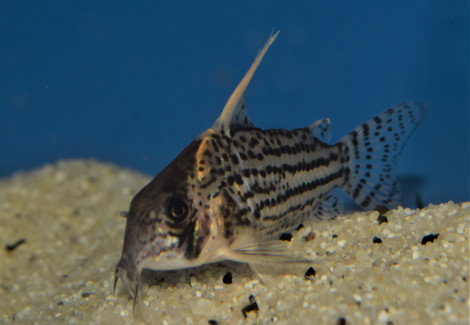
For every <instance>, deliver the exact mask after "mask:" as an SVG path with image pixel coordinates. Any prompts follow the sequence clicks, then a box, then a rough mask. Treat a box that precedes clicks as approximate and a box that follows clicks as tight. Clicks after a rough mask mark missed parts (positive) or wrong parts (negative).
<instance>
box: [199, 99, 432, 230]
mask: <svg viewBox="0 0 470 325" xmlns="http://www.w3.org/2000/svg"><path fill="white" fill-rule="evenodd" d="M422 110H423V105H422V104H421V103H404V104H400V105H397V106H396V107H393V108H390V109H389V110H387V111H385V112H383V113H382V114H381V115H379V116H377V117H375V118H373V119H371V120H370V121H369V122H367V123H364V124H362V125H361V126H359V127H358V128H356V129H355V130H353V131H352V132H350V133H349V134H348V135H347V136H345V137H344V138H343V139H342V140H341V141H340V142H339V143H337V144H336V145H328V144H326V143H324V142H322V141H320V140H319V139H317V138H315V137H314V136H313V135H312V130H311V129H309V128H301V129H295V130H292V131H288V130H283V129H270V130H261V129H258V128H254V127H253V128H239V129H234V130H232V131H231V137H226V136H220V135H219V134H212V135H210V137H209V139H207V140H205V144H206V145H205V146H204V148H203V150H204V152H203V153H202V155H201V157H203V158H202V159H200V160H199V161H198V162H197V163H198V165H197V166H198V167H197V168H198V171H199V172H200V171H201V170H203V171H206V172H207V173H208V174H209V175H210V177H209V180H208V181H207V182H206V183H203V185H202V186H201V190H204V189H209V190H213V189H214V188H215V187H214V186H211V187H209V185H211V184H214V185H216V186H217V188H216V190H214V192H212V193H210V191H209V192H208V194H207V199H209V198H210V197H211V196H212V195H214V196H217V195H219V192H221V191H222V192H224V193H225V195H229V196H230V198H231V200H232V201H233V202H235V203H236V204H237V205H238V207H239V208H238V210H239V211H240V212H241V214H242V215H240V214H239V215H238V217H244V218H245V219H244V220H245V221H244V222H241V223H240V222H239V221H238V222H237V221H235V220H232V221H230V220H226V221H225V223H224V225H225V228H226V231H225V234H226V236H231V235H234V231H233V228H234V227H237V226H242V225H245V226H250V227H253V228H255V229H256V231H257V232H258V233H260V234H262V233H265V234H267V235H272V234H277V233H279V232H283V231H286V230H288V229H290V228H292V227H295V226H297V225H298V224H299V223H301V222H302V221H303V220H304V219H305V218H306V217H309V216H310V217H318V214H316V213H315V212H316V209H317V207H318V205H319V204H321V202H322V199H323V198H324V197H325V196H326V195H327V194H328V193H329V192H330V191H331V190H332V189H334V188H336V187H340V188H342V189H344V190H345V191H346V192H347V193H348V194H349V195H350V196H351V197H352V198H353V199H354V200H355V201H356V202H357V203H358V204H359V205H360V206H362V207H363V208H372V209H375V208H378V207H387V208H392V207H395V206H396V205H397V204H398V203H399V201H400V199H399V193H398V192H397V190H396V184H395V178H394V175H393V164H394V163H395V162H396V160H397V158H398V156H399V153H400V151H401V149H402V147H403V145H404V144H405V142H406V140H407V139H408V138H409V136H410V135H411V134H412V132H413V130H414V129H415V128H416V126H417V125H418V124H419V121H420V120H421V117H422V113H423V111H422ZM200 150H201V148H200ZM201 166H203V167H201ZM326 217H330V218H331V217H334V216H331V215H330V216H326ZM241 231H242V230H241Z"/></svg>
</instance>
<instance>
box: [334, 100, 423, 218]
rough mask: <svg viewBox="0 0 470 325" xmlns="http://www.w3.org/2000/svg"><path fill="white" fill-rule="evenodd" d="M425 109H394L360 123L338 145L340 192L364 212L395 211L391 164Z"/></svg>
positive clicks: (408, 105)
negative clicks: (339, 153) (384, 209)
mask: <svg viewBox="0 0 470 325" xmlns="http://www.w3.org/2000/svg"><path fill="white" fill-rule="evenodd" d="M424 111H425V105H424V104H423V103H419V102H409V103H402V104H399V105H396V106H394V107H391V108H389V109H388V110H386V111H384V112H382V113H381V114H379V115H377V116H376V117H374V118H373V119H371V120H370V121H368V122H366V123H363V124H362V125H360V126H358V127H357V128H355V129H354V130H353V131H351V132H350V133H348V134H347V135H346V136H344V137H343V138H342V139H341V141H340V144H339V145H340V147H341V157H342V158H341V159H342V162H343V164H344V165H343V168H344V175H345V179H344V183H343V186H342V188H343V190H344V191H345V192H346V193H347V194H348V195H349V196H350V197H351V198H352V199H353V200H354V201H355V202H356V203H357V204H359V205H360V206H361V207H363V208H365V209H370V210H372V209H379V208H388V209H391V208H395V207H397V206H398V205H400V203H401V197H400V193H399V191H398V190H397V181H396V176H395V174H394V169H395V168H394V167H395V163H396V161H397V160H398V157H399V156H400V153H401V150H402V149H403V146H404V145H405V143H406V141H407V140H408V138H409V137H410V136H411V135H412V134H413V132H414V131H415V129H416V127H417V126H418V125H419V124H420V122H421V120H422V118H423V116H424Z"/></svg>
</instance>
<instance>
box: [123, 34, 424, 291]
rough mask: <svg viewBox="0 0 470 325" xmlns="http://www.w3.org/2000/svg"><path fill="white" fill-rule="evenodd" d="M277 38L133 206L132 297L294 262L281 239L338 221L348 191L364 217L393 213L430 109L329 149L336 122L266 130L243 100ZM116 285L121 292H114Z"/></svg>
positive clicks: (127, 244)
mask: <svg viewBox="0 0 470 325" xmlns="http://www.w3.org/2000/svg"><path fill="white" fill-rule="evenodd" d="M277 35H278V33H276V34H274V35H272V36H271V37H270V38H269V40H268V41H267V43H266V45H265V46H264V48H263V49H262V50H261V51H260V52H259V54H258V55H257V57H256V59H255V61H254V62H253V64H252V66H251V67H250V69H249V70H248V72H247V73H246V75H245V76H244V78H243V79H242V80H241V82H240V83H239V85H238V86H237V87H236V89H235V91H234V92H233V94H232V95H231V96H230V98H229V99H228V101H227V103H226V105H225V107H224V109H223V111H222V114H221V115H220V117H219V118H218V119H217V120H216V121H215V123H214V124H213V126H212V127H211V128H210V129H208V130H206V131H205V132H203V133H202V134H201V135H199V136H198V137H197V138H195V139H194V140H193V141H192V142H191V143H190V144H189V145H188V146H187V147H186V149H184V150H183V151H182V152H181V153H180V154H179V155H178V156H177V157H176V159H175V160H173V162H171V163H170V164H169V165H168V166H167V167H166V168H165V169H164V170H163V171H161V172H160V173H159V174H158V175H157V176H156V177H155V178H154V179H153V180H152V181H151V182H150V183H149V184H148V185H146V186H145V187H144V188H143V189H142V190H141V191H140V192H139V193H138V194H137V195H136V196H135V197H134V198H133V200H132V202H131V204H130V209H129V212H128V214H127V224H126V230H125V237H124V246H123V250H122V256H121V259H120V261H119V263H118V265H117V267H116V278H115V280H116V281H117V280H118V279H119V278H121V279H122V280H123V281H124V282H125V283H126V284H127V287H128V289H129V291H130V293H131V295H132V296H133V297H134V298H137V296H138V292H139V283H140V274H141V272H142V270H143V269H152V270H177V269H183V268H188V267H195V266H199V265H202V264H206V263H212V262H217V261H221V260H232V261H237V262H243V263H248V264H249V265H250V266H251V267H252V269H253V270H255V271H260V270H261V269H262V268H263V267H264V268H266V266H267V265H268V266H269V265H273V264H279V263H289V262H292V261H296V260H297V259H296V258H294V257H293V256H295V254H293V253H292V252H289V251H288V250H286V248H285V247H284V246H282V245H279V244H278V243H279V242H280V241H279V240H277V238H278V236H279V235H280V234H281V233H284V232H286V231H289V230H292V229H293V228H295V227H297V226H298V225H299V224H300V223H302V222H303V221H304V220H305V219H325V218H332V217H334V216H335V214H336V213H335V210H337V209H336V204H337V201H336V200H335V199H334V198H333V197H332V196H331V195H329V193H330V192H331V191H332V190H333V189H335V188H340V189H342V190H344V191H345V192H346V193H347V194H348V195H349V196H350V197H351V198H352V199H353V200H354V201H355V202H356V203H357V204H358V205H360V206H361V207H362V208H364V209H369V210H371V209H377V208H379V207H385V208H394V207H396V206H397V205H398V204H399V203H400V195H399V192H398V191H397V187H396V179H395V177H394V163H395V162H396V160H397V158H398V156H399V154H400V151H401V149H402V147H403V145H404V144H405V142H406V140H407V139H408V138H409V136H410V135H411V134H412V133H413V131H414V130H415V128H416V127H417V126H418V124H419V123H420V121H421V119H422V117H423V112H424V105H423V104H421V103H417V102H409V103H402V104H399V105H397V106H394V107H391V108H389V109H387V110H386V111H384V112H383V113H381V114H379V115H377V116H376V117H374V118H373V119H371V120H370V121H368V122H365V123H363V124H361V125H360V126H358V127H357V128H356V129H354V130H353V131H351V132H350V133H348V134H347V135H345V136H344V137H343V138H342V139H341V140H340V141H339V142H338V143H336V144H334V145H330V144H328V143H327V141H325V139H326V138H327V137H328V133H329V127H330V121H329V119H321V120H318V121H316V122H314V123H313V124H311V125H310V126H307V127H302V128H298V129H294V130H284V129H268V130H262V129H259V128H257V127H255V126H254V125H253V123H252V122H251V120H250V119H249V118H248V115H247V111H246V108H245V92H246V89H247V86H248V84H249V83H250V80H251V78H252V77H253V74H254V73H255V70H256V69H257V67H258V65H259V64H260V62H261V60H262V58H263V56H264V55H265V54H266V51H267V50H268V48H269V47H270V45H271V44H272V43H273V42H274V40H275V39H276V37H277ZM116 281H115V286H116Z"/></svg>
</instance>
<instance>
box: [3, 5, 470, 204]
mask: <svg viewBox="0 0 470 325" xmlns="http://www.w3.org/2000/svg"><path fill="white" fill-rule="evenodd" d="M468 17H469V8H468V0H453V1H439V0H417V1H410V0H407V1H393V2H392V1H372V0H371V1H364V0H359V1H297V2H294V1H292V2H287V1H283V2H271V1H262V0H259V1H237V2H228V1H195V2H181V1H125V2H124V1H75V2H68V3H67V2H65V1H63V0H60V1H59V0H57V1H20V0H15V1H2V4H1V5H0V58H1V60H0V146H1V156H0V157H1V158H0V177H6V176H8V175H10V174H12V173H14V172H16V171H19V170H29V169H31V168H36V167H39V166H41V165H43V164H44V163H49V162H55V161H56V160H58V159H65V158H88V157H94V158H96V159H99V160H103V161H108V162H113V163H116V164H118V165H121V166H125V167H131V168H134V169H137V170H139V171H143V172H145V173H148V174H149V175H156V174H157V173H158V172H159V171H160V170H161V169H162V168H163V167H165V166H166V165H167V164H168V163H169V162H170V161H171V160H172V159H173V158H174V157H175V156H176V155H177V154H178V153H179V152H180V151H181V150H182V149H183V148H184V147H185V146H186V145H187V144H188V143H189V142H190V141H191V140H192V139H193V138H194V137H195V136H197V135H198V134H200V133H201V132H202V131H203V130H205V129H206V128H208V127H210V126H211V125H212V123H213V122H214V120H215V119H216V117H217V116H218V115H219V114H220V112H221V109H222V108H223V106H224V104H225V102H226V100H227V99H228V97H229V95H230V94H231V92H232V91H233V89H234V88H235V86H236V85H237V84H238V82H239V80H240V79H241V78H242V77H243V75H244V73H245V72H246V70H247V69H248V67H249V66H250V64H251V62H252V60H253V59H254V57H255V55H256V53H257V51H258V50H259V49H260V48H261V47H262V46H263V45H264V43H265V41H266V40H267V38H268V36H269V34H270V33H271V31H272V29H273V28H274V29H276V30H277V29H279V30H280V31H281V33H280V34H279V37H278V39H277V40H276V42H275V43H274V45H273V46H272V47H271V49H270V51H269V52H268V54H267V56H266V57H265V59H264V61H263V62H262V64H261V66H260V68H259V69H258V71H257V73H256V75H255V77H254V79H253V81H252V83H251V85H250V87H249V89H248V94H247V108H248V113H249V115H250V118H251V119H252V121H253V122H254V123H255V125H257V126H258V127H262V128H277V127H282V128H287V129H289V128H296V127H302V126H306V125H308V124H310V123H311V122H313V121H315V120H317V119H319V118H323V117H330V119H331V122H332V131H333V140H338V139H339V138H340V137H341V136H343V135H344V134H345V133H347V132H348V131H350V130H351V129H353V128H354V127H355V126H357V125H358V124H360V123H362V122H364V121H366V120H368V119H369V118H371V117H373V116H375V115H376V114H377V113H379V112H381V111H382V110H384V109H386V108H388V107H390V106H391V105H394V104H398V103H400V102H402V101H407V100H420V101H425V102H427V103H429V104H430V109H429V111H428V115H427V117H426V119H425V121H424V123H423V124H422V126H421V127H420V128H419V129H418V130H417V132H416V133H415V134H414V136H413V137H412V138H411V140H410V141H409V143H408V144H407V146H406V148H405V150H404V152H403V155H402V157H401V160H400V162H399V164H398V171H399V175H400V176H401V177H402V179H404V181H405V183H406V184H408V185H410V187H409V188H408V190H410V189H411V191H408V193H409V196H410V197H414V196H413V195H414V194H413V193H414V192H415V191H418V193H419V194H420V195H421V197H422V198H423V200H424V202H425V203H429V202H434V203H440V202H445V201H447V200H454V201H464V200H468V199H469V182H470V176H469V156H470V154H469V148H470V145H469V138H470V136H469V25H468Z"/></svg>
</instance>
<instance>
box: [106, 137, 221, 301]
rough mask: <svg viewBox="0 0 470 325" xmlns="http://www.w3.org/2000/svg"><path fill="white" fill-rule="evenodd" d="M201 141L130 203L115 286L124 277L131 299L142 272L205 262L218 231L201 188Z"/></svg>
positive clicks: (180, 156)
mask: <svg viewBox="0 0 470 325" xmlns="http://www.w3.org/2000/svg"><path fill="white" fill-rule="evenodd" d="M201 142H202V140H200V139H196V140H194V141H193V142H192V143H191V144H190V145H189V146H188V147H187V148H186V149H185V150H184V151H183V152H182V153H181V154H180V155H179V156H178V157H177V158H176V159H175V160H174V161H173V162H172V163H171V164H170V165H168V166H167V167H166V168H165V169H164V170H163V171H162V172H160V174H158V175H157V176H156V177H155V178H154V179H153V180H152V181H151V182H150V183H149V184H147V185H146V186H145V187H144V188H143V189H142V190H141V191H140V192H139V193H138V194H137V195H136V196H135V197H134V198H133V199H132V201H131V204H130V209H129V212H128V214H127V223H126V230H125V235H124V245H123V249H122V255H121V259H120V260H119V262H118V264H117V266H116V275H115V285H116V282H117V280H118V279H122V281H123V282H124V283H125V284H126V286H127V289H128V291H129V293H130V294H131V296H133V297H134V298H136V296H137V294H138V288H139V282H140V273H141V272H142V270H143V269H152V270H175V269H182V268H188V267H192V266H197V265H201V264H203V263H205V262H206V261H205V259H204V258H203V256H201V255H203V254H201V253H202V251H203V249H204V248H205V247H206V245H207V244H208V243H209V242H210V241H211V239H213V238H215V235H216V231H217V227H216V223H215V222H214V218H213V213H212V211H211V207H210V205H209V204H207V202H204V199H205V198H206V195H204V199H203V197H202V195H201V191H200V189H199V185H200V181H199V180H198V174H197V169H198V165H197V163H196V159H197V153H198V150H199V149H200V146H201Z"/></svg>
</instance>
